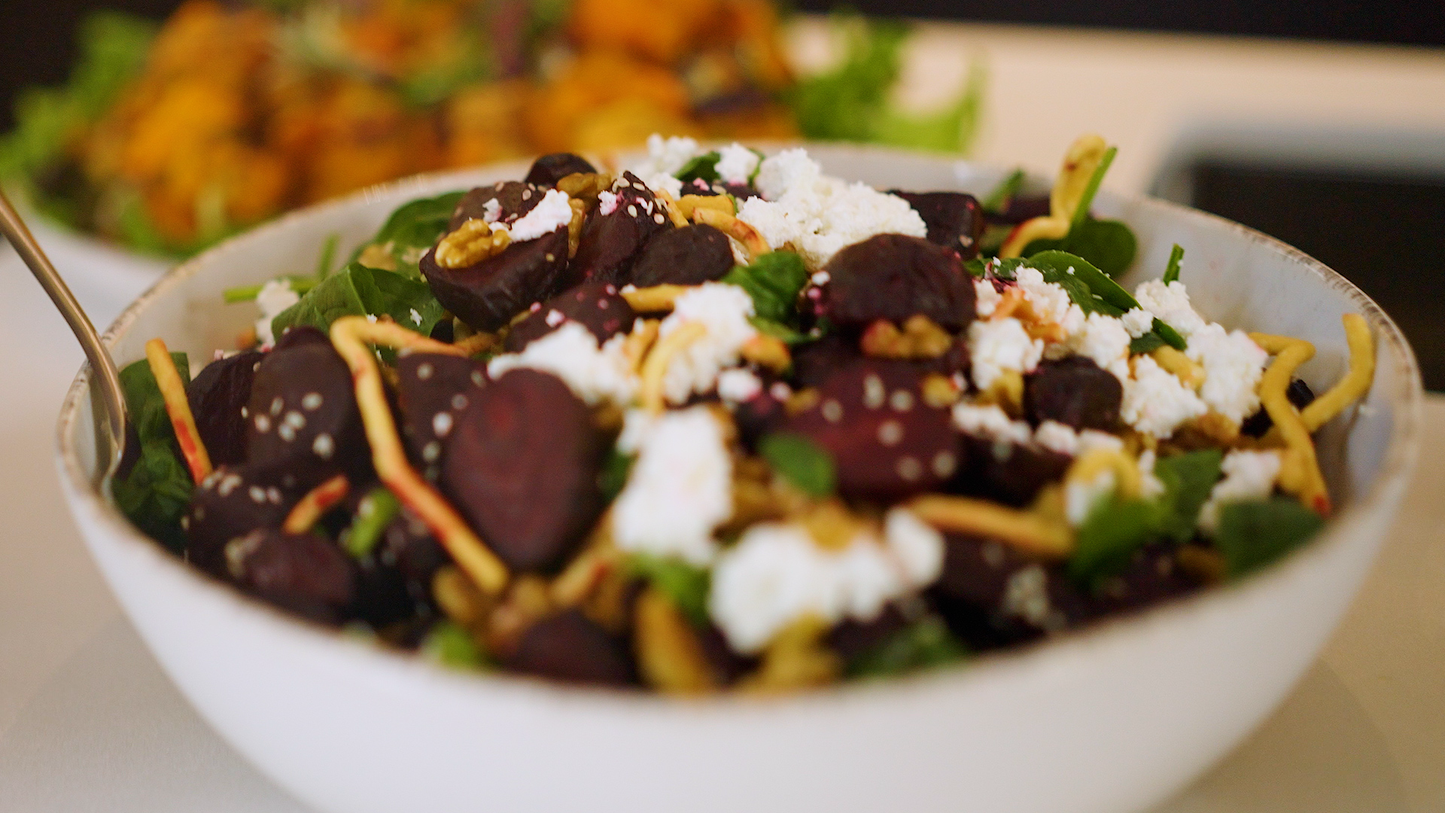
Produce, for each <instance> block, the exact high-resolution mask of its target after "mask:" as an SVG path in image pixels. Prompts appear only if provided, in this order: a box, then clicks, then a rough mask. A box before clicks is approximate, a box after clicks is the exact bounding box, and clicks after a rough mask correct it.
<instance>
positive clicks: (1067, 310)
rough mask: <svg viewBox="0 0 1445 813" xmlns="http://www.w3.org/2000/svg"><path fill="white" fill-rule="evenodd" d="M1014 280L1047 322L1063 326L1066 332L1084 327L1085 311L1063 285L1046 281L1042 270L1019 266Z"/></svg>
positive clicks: (1069, 332) (1036, 311)
mask: <svg viewBox="0 0 1445 813" xmlns="http://www.w3.org/2000/svg"><path fill="white" fill-rule="evenodd" d="M1014 281H1015V282H1017V283H1018V286H1019V290H1020V291H1022V292H1023V295H1024V298H1025V299H1027V300H1028V301H1029V304H1031V305H1032V306H1033V309H1034V313H1036V314H1038V315H1039V317H1040V318H1042V319H1043V320H1044V321H1045V322H1051V323H1053V324H1057V325H1059V326H1061V327H1063V329H1064V332H1065V333H1066V334H1071V333H1074V332H1075V331H1078V330H1079V329H1080V328H1082V327H1083V324H1084V311H1083V309H1082V308H1080V307H1079V306H1078V305H1075V304H1074V301H1073V300H1072V299H1070V298H1069V292H1068V291H1065V290H1064V287H1063V286H1062V285H1059V284H1057V283H1054V282H1046V281H1045V280H1044V275H1043V272H1042V271H1039V270H1038V269H1037V268H1019V269H1017V270H1015V271H1014Z"/></svg>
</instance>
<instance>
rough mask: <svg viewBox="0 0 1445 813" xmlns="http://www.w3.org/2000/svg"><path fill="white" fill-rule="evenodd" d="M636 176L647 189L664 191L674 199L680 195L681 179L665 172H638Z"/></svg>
mask: <svg viewBox="0 0 1445 813" xmlns="http://www.w3.org/2000/svg"><path fill="white" fill-rule="evenodd" d="M637 177H638V178H639V179H640V180H641V181H642V182H643V183H644V184H646V185H647V188H648V189H651V190H653V191H654V192H666V193H667V194H669V195H671V196H672V197H673V199H674V200H675V199H677V198H680V197H682V181H679V180H678V179H677V178H674V177H673V176H672V175H670V174H668V173H666V172H653V173H650V174H647V175H642V174H639V175H638V176H637Z"/></svg>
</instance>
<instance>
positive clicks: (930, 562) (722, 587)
mask: <svg viewBox="0 0 1445 813" xmlns="http://www.w3.org/2000/svg"><path fill="white" fill-rule="evenodd" d="M942 567H943V538H942V536H941V535H939V533H938V532H937V531H936V530H934V529H933V528H930V527H929V526H927V525H925V524H924V523H922V522H920V521H919V520H918V518H917V517H915V516H913V515H912V514H911V513H910V512H908V511H907V510H906V509H897V508H896V509H894V510H892V511H890V512H889V513H888V515H887V517H886V518H885V520H884V539H883V540H882V542H881V544H880V540H878V539H877V538H876V537H875V536H874V535H872V534H870V533H863V534H859V535H858V536H857V537H855V538H854V539H853V541H852V542H850V543H849V544H848V546H847V547H846V548H844V549H843V550H838V551H835V550H825V549H823V548H821V547H819V546H818V545H817V543H815V542H814V541H813V539H812V537H811V536H809V534H808V532H807V530H806V529H804V528H803V527H802V526H800V525H796V524H779V523H760V524H757V525H754V526H752V527H751V528H749V529H748V531H747V532H746V533H744V534H743V537H742V538H741V539H740V540H738V543H737V544H736V545H734V546H733V547H732V548H730V549H728V550H727V551H725V552H724V553H723V554H722V555H721V556H720V557H719V558H718V563H717V566H716V567H715V568H714V569H713V573H712V590H711V592H710V594H709V596H708V614H709V615H710V616H711V617H712V619H713V621H714V622H716V623H717V625H718V627H719V628H720V629H721V630H722V631H723V634H724V635H725V636H727V639H728V643H730V644H731V645H732V646H733V648H734V649H736V650H737V651H739V652H742V653H755V652H758V651H759V650H761V649H762V648H763V647H764V646H766V645H767V643H768V642H769V641H770V640H772V638H773V637H774V636H775V635H777V634H778V633H779V632H780V631H782V630H783V629H784V628H786V627H787V626H788V625H789V624H792V623H794V622H795V621H797V620H798V619H800V618H802V617H804V616H805V615H812V616H815V617H817V618H820V619H822V620H823V621H824V622H825V623H828V624H835V623H837V622H839V621H841V620H843V619H844V618H845V617H846V618H855V619H858V620H860V621H867V620H871V619H873V618H876V617H877V615H878V613H879V612H881V611H882V609H883V607H884V606H885V605H886V604H887V603H888V602H889V601H890V600H892V599H894V598H897V597H899V596H901V595H903V594H905V593H907V592H908V591H910V590H915V589H918V588H920V587H923V586H925V585H927V584H929V583H931V582H932V581H933V580H935V579H937V578H938V574H939V572H940V570H941V569H942Z"/></svg>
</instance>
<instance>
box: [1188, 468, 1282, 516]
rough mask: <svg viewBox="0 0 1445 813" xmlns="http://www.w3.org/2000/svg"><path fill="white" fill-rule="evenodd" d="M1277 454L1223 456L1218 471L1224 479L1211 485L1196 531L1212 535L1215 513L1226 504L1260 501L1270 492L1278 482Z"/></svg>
mask: <svg viewBox="0 0 1445 813" xmlns="http://www.w3.org/2000/svg"><path fill="white" fill-rule="evenodd" d="M1279 465H1280V459H1279V453H1278V452H1275V451H1264V452H1251V451H1245V450H1236V451H1233V452H1230V453H1229V454H1227V455H1225V456H1224V460H1223V462H1221V463H1220V464H1219V470H1220V472H1222V473H1223V474H1224V479H1222V480H1220V481H1219V482H1217V483H1215V484H1214V488H1213V490H1211V491H1210V492H1209V499H1208V500H1207V501H1206V502H1205V503H1204V507H1202V508H1200V509H1199V527H1200V528H1201V529H1203V530H1204V532H1205V533H1209V534H1213V533H1214V532H1215V531H1217V530H1218V529H1219V509H1220V508H1221V507H1223V506H1224V505H1225V504H1227V503H1232V502H1241V501H1244V500H1263V499H1265V498H1267V497H1269V495H1270V494H1271V493H1273V492H1274V481H1275V480H1276V479H1278V478H1279Z"/></svg>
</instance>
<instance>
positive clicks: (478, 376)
mask: <svg viewBox="0 0 1445 813" xmlns="http://www.w3.org/2000/svg"><path fill="white" fill-rule="evenodd" d="M482 380H483V379H482V371H481V370H472V383H473V384H476V385H477V386H478V387H480V386H482Z"/></svg>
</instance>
